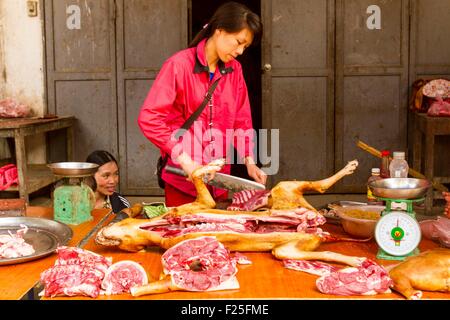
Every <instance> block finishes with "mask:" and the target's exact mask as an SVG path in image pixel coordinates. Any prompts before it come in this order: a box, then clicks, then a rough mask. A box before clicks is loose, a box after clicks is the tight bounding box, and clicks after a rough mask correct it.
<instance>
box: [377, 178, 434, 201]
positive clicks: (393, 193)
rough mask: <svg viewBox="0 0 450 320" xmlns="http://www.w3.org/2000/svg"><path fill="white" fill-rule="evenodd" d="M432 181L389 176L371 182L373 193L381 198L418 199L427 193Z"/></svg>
mask: <svg viewBox="0 0 450 320" xmlns="http://www.w3.org/2000/svg"><path fill="white" fill-rule="evenodd" d="M430 187H431V183H430V182H429V181H428V180H426V179H415V178H388V179H381V180H376V181H373V182H371V183H370V184H369V188H370V190H371V191H372V193H373V194H374V195H375V196H377V197H381V198H391V199H417V198H421V197H423V196H424V195H425V193H426V192H427V190H428V188H430Z"/></svg>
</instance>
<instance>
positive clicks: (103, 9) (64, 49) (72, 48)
mask: <svg viewBox="0 0 450 320" xmlns="http://www.w3.org/2000/svg"><path fill="white" fill-rule="evenodd" d="M114 18H115V5H114V1H113V0H83V1H81V0H48V1H45V27H46V28H45V30H46V33H45V35H46V67H47V102H48V112H50V113H54V114H57V115H73V116H75V117H76V119H77V121H76V125H75V130H74V136H75V139H74V140H75V147H74V153H73V154H74V160H76V161H84V160H85V159H86V156H87V155H88V154H89V153H90V152H92V151H94V150H95V149H104V150H108V151H109V152H111V153H112V154H114V155H115V156H117V155H118V148H117V129H116V128H117V99H116V95H117V89H116V53H115V31H114ZM50 140H51V141H50V143H51V144H52V145H58V144H62V141H60V137H52V138H50ZM62 145H64V144H62ZM52 150H54V151H53V152H54V153H53V154H51V155H50V161H52V160H53V159H57V158H59V154H58V153H59V152H58V148H52ZM55 150H56V151H55Z"/></svg>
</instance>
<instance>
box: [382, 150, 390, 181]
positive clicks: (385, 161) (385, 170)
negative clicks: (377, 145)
mask: <svg viewBox="0 0 450 320" xmlns="http://www.w3.org/2000/svg"><path fill="white" fill-rule="evenodd" d="M390 155H391V152H390V151H388V150H383V151H381V167H380V177H381V178H382V179H386V178H389V177H390V174H389V156H390Z"/></svg>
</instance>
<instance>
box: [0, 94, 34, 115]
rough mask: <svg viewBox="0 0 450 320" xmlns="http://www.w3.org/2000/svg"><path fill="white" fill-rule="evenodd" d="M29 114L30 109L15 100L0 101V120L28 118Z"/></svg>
mask: <svg viewBox="0 0 450 320" xmlns="http://www.w3.org/2000/svg"><path fill="white" fill-rule="evenodd" d="M30 114H31V109H30V107H29V106H27V105H24V104H22V103H20V102H18V101H17V100H15V99H12V98H6V99H3V100H0V117H2V118H19V117H28V116H29V115H30Z"/></svg>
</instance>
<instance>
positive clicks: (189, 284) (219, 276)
mask: <svg viewBox="0 0 450 320" xmlns="http://www.w3.org/2000/svg"><path fill="white" fill-rule="evenodd" d="M161 260H162V264H163V270H164V273H165V274H167V275H171V276H172V279H173V282H174V283H175V285H176V286H177V287H179V288H183V289H185V290H188V291H206V290H210V289H214V288H216V287H218V286H219V285H220V284H221V283H223V282H225V281H227V280H228V279H230V278H231V277H234V275H235V274H236V272H237V268H236V263H235V262H234V261H233V259H231V258H230V256H229V252H228V250H227V249H226V248H225V247H224V246H223V244H221V243H220V242H218V241H217V239H216V238H214V237H200V238H196V239H192V240H185V241H183V242H181V243H179V244H177V245H176V246H174V247H172V248H170V249H169V250H167V251H166V252H165V253H164V254H163V256H162V257H161Z"/></svg>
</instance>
